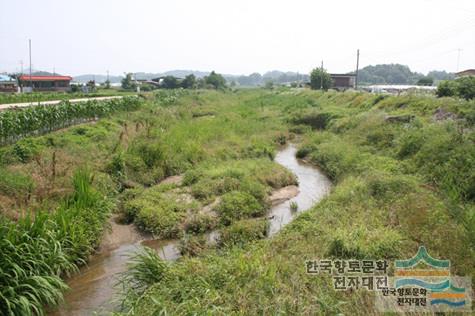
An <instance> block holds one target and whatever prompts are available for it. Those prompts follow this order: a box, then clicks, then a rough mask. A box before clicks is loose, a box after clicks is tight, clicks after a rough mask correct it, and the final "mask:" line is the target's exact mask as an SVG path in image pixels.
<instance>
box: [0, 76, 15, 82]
mask: <svg viewBox="0 0 475 316" xmlns="http://www.w3.org/2000/svg"><path fill="white" fill-rule="evenodd" d="M0 81H15V80H14V79H13V78H12V77H10V76H7V75H0Z"/></svg>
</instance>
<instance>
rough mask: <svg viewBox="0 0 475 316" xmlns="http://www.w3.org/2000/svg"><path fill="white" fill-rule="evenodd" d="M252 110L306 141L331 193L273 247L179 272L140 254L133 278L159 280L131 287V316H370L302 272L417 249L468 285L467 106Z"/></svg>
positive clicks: (262, 104)
mask: <svg viewBox="0 0 475 316" xmlns="http://www.w3.org/2000/svg"><path fill="white" fill-rule="evenodd" d="M248 93H250V92H248ZM248 103H251V104H254V107H255V108H256V109H259V111H260V112H264V113H265V112H266V111H269V110H270V109H275V108H277V109H278V111H280V114H279V115H280V117H281V118H282V119H283V120H284V121H285V122H287V124H288V125H286V126H287V128H288V129H289V131H293V132H296V133H302V134H301V136H300V137H301V138H302V139H303V142H302V144H301V146H300V151H299V156H300V157H302V158H305V159H307V160H310V161H311V162H313V163H315V164H317V165H319V166H320V167H321V168H322V169H323V170H324V171H325V172H326V173H327V174H328V175H329V176H330V177H331V178H332V179H333V180H334V181H335V184H336V186H335V188H334V190H333V192H332V193H331V194H330V196H329V197H328V198H326V199H324V200H323V201H322V202H321V203H320V204H319V205H317V206H315V207H314V208H313V209H312V210H310V211H309V212H307V213H305V214H302V215H301V216H299V217H298V218H297V219H296V220H295V221H294V222H293V223H292V224H290V225H289V226H287V228H286V229H284V231H282V232H281V233H280V234H279V235H278V236H276V237H275V238H273V239H272V240H262V241H258V242H255V243H251V244H248V245H247V246H244V247H243V246H242V244H239V245H238V246H237V247H234V248H229V249H228V250H227V251H224V252H223V251H220V252H217V253H214V252H209V253H205V254H203V255H202V256H200V257H193V258H183V259H182V260H180V261H179V262H177V263H175V264H164V263H163V262H161V261H160V260H159V259H157V258H151V257H153V255H150V254H147V253H145V254H143V256H142V260H139V263H136V264H135V265H134V266H133V267H132V269H131V274H132V275H134V273H135V275H136V276H137V275H140V273H142V272H144V271H150V269H154V268H156V267H157V266H159V267H160V270H159V271H160V272H159V275H160V277H156V278H155V279H153V281H144V279H143V278H142V279H141V278H138V279H137V280H141V281H142V282H140V281H139V284H140V286H139V287H138V289H139V290H138V291H129V292H128V300H127V301H126V306H127V307H128V311H127V313H128V314H131V315H152V314H156V313H159V312H168V313H172V314H190V313H198V314H200V313H209V312H213V313H216V314H223V315H228V314H233V313H235V314H241V313H243V314H262V313H264V314H279V313H286V314H308V315H313V314H322V315H327V314H336V313H339V312H342V313H345V314H359V315H367V314H372V313H375V310H374V306H373V299H372V297H371V294H370V293H368V292H364V291H356V292H348V293H347V292H337V291H335V290H333V286H332V283H331V280H330V279H329V278H327V277H324V276H321V275H320V276H316V277H314V276H309V275H308V274H306V272H305V265H304V262H305V260H307V259H314V258H331V257H333V258H359V259H362V258H374V259H383V258H384V259H388V260H393V259H395V258H410V257H412V256H413V255H414V253H415V252H416V251H417V248H418V246H420V245H425V246H426V247H427V248H428V250H429V252H430V253H431V254H432V255H433V256H434V257H437V258H448V259H450V260H451V262H452V270H453V271H452V272H453V273H457V274H459V275H467V276H472V277H473V276H474V275H475V271H474V268H473V262H474V261H475V255H474V245H475V244H474V241H475V240H474V238H473V237H474V232H475V221H474V219H475V217H474V206H473V202H474V201H473V192H474V189H473V188H474V179H475V178H474V173H473V172H474V170H475V168H474V167H475V166H474V164H475V163H474V161H475V160H474V158H475V146H474V144H473V141H474V132H473V123H474V120H473V118H474V113H475V112H474V110H475V104H474V103H473V102H471V103H470V102H466V101H458V100H453V99H434V98H429V97H417V96H403V97H383V96H375V95H368V94H359V93H325V94H323V95H322V94H319V93H313V92H300V93H294V92H281V93H270V92H269V93H262V94H261V95H259V96H257V97H256V98H254V99H252V100H246V101H244V102H243V104H248ZM145 258H147V259H145Z"/></svg>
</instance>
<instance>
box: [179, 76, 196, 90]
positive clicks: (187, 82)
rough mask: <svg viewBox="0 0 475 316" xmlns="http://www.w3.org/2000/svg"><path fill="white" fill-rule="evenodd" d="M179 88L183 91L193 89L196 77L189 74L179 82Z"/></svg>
mask: <svg viewBox="0 0 475 316" xmlns="http://www.w3.org/2000/svg"><path fill="white" fill-rule="evenodd" d="M181 87H182V88H184V89H194V88H196V77H195V75H194V74H190V75H188V76H186V77H185V79H183V81H182V82H181Z"/></svg>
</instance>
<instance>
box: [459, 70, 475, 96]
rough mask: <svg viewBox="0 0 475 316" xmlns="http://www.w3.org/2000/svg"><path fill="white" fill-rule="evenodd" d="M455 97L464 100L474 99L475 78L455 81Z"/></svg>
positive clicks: (463, 78)
mask: <svg viewBox="0 0 475 316" xmlns="http://www.w3.org/2000/svg"><path fill="white" fill-rule="evenodd" d="M455 82H456V83H457V86H456V91H457V95H458V96H459V97H461V98H464V99H466V100H471V99H474V98H475V77H473V76H469V77H462V78H460V79H457V80H455Z"/></svg>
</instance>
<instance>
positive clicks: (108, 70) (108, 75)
mask: <svg viewBox="0 0 475 316" xmlns="http://www.w3.org/2000/svg"><path fill="white" fill-rule="evenodd" d="M107 82H109V70H107Z"/></svg>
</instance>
